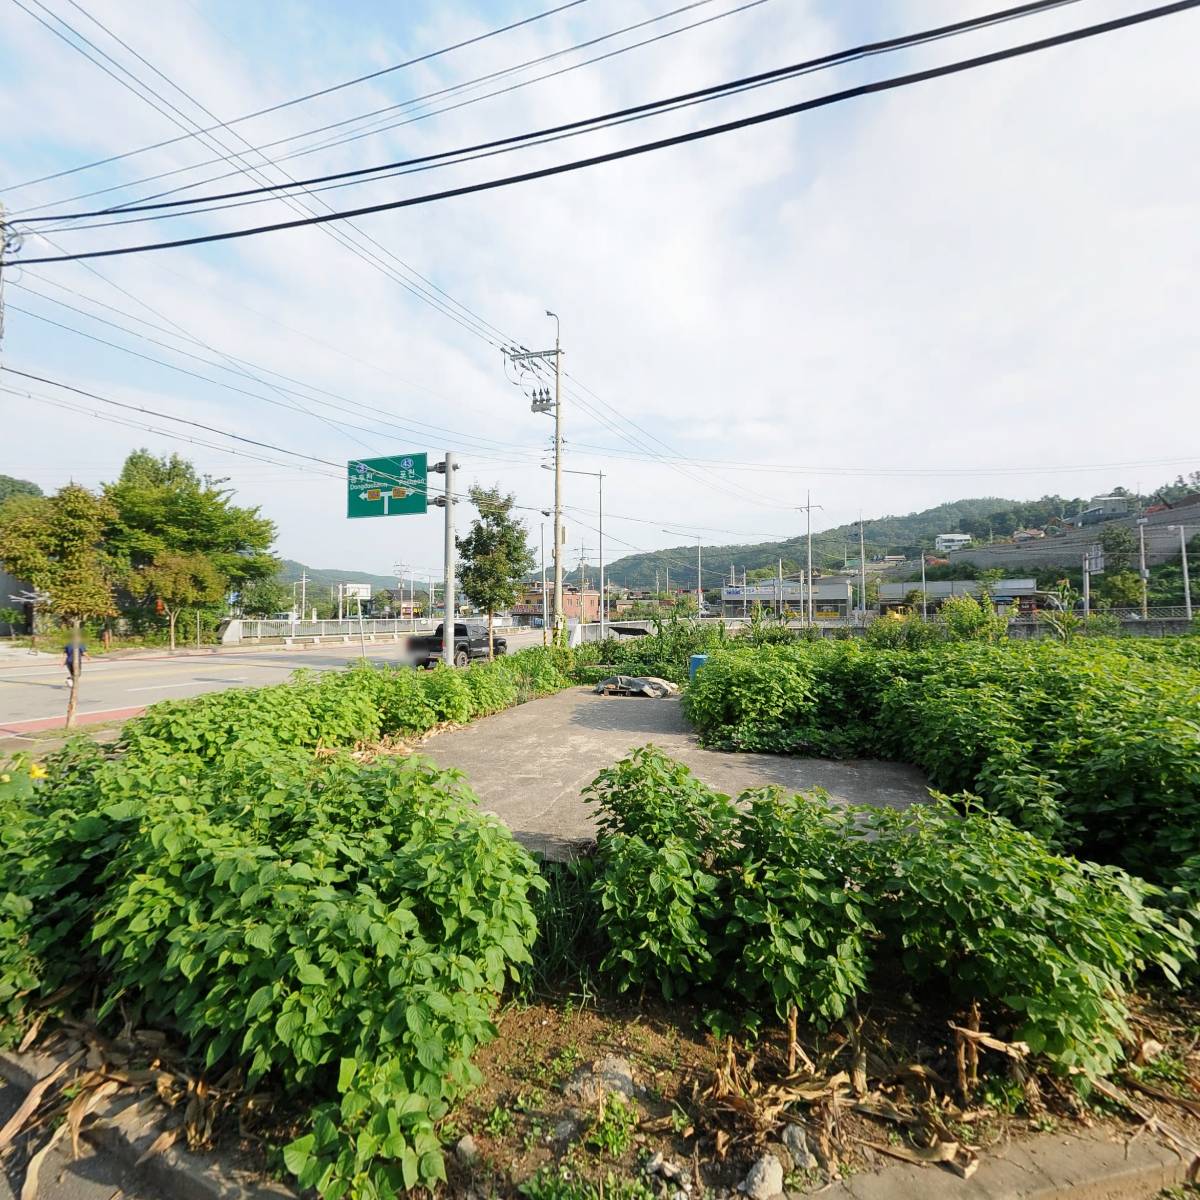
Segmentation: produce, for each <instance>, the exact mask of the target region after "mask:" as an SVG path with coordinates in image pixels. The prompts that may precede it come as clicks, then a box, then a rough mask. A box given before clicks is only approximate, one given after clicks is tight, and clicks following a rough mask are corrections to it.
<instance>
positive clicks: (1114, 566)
mask: <svg viewBox="0 0 1200 1200" xmlns="http://www.w3.org/2000/svg"><path fill="white" fill-rule="evenodd" d="M1100 546H1101V548H1102V549H1103V551H1104V569H1105V571H1112V572H1113V573H1114V574H1120V573H1121V572H1122V571H1127V570H1129V567H1130V564H1131V563H1132V562H1133V556H1134V554H1135V553H1136V551H1137V538H1135V537H1134V536H1133V531H1132V530H1131V529H1129V528H1127V527H1126V526H1124V525H1118V524H1116V523H1115V522H1109V523H1108V524H1106V525H1105V526H1104V528H1103V529H1102V530H1101V531H1100Z"/></svg>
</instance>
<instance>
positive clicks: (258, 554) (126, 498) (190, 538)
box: [104, 450, 279, 603]
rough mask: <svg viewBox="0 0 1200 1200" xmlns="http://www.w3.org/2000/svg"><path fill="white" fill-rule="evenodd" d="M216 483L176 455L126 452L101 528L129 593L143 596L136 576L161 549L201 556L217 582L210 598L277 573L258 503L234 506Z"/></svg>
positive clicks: (269, 528)
mask: <svg viewBox="0 0 1200 1200" xmlns="http://www.w3.org/2000/svg"><path fill="white" fill-rule="evenodd" d="M221 482H222V481H220V480H213V479H210V478H208V477H207V476H205V477H204V478H203V479H202V478H200V477H199V476H198V475H197V474H196V470H195V468H194V467H193V466H192V464H191V463H189V462H188V461H187V460H186V459H183V458H180V457H179V455H177V454H173V455H171V456H170V457H169V458H168V457H162V458H159V457H156V456H155V455H153V454H151V453H149V451H147V450H135V451H134V452H133V453H132V454H130V455H129V457H128V458H127V459H126V460H125V465H124V466H123V467H122V469H121V475H120V477H119V478H118V479H117V481H116V482H115V483H110V484H106V485H105V488H104V494H105V497H106V498H107V499H108V501H109V502H110V504H111V505H112V509H113V518H112V520H111V521H110V523H109V526H108V528H107V530H106V537H107V541H108V547H109V552H110V554H111V556H112V558H113V559H114V561H115V562H116V563H117V564H118V566H119V570H120V575H121V580H122V582H123V583H124V584H125V586H126V587H127V588H128V589H129V591H130V592H131V593H133V594H134V595H144V594H145V590H144V588H143V587H142V581H141V579H140V576H139V573H140V572H142V571H144V570H145V569H146V568H147V567H149V566H151V564H153V563H155V562H158V561H160V560H161V559H162V556H163V555H166V554H175V555H185V556H190V555H197V554H198V555H202V556H203V557H204V558H206V559H207V560H208V562H209V564H210V565H211V567H212V568H213V570H214V571H215V572H216V575H217V578H218V579H219V580H220V588H219V589H218V591H217V594H216V596H215V597H214V601H215V600H218V599H220V595H221V593H222V592H224V591H228V590H237V589H240V588H241V587H243V586H244V585H245V584H247V583H251V582H253V581H255V580H259V579H269V578H271V577H273V576H274V575H275V573H276V571H277V570H278V569H279V563H278V560H277V559H276V558H274V556H272V555H271V553H270V547H271V543H272V542H273V541H274V538H275V526H274V524H273V523H272V522H271V521H269V520H267V519H266V518H265V517H262V516H260V515H259V510H258V509H257V508H239V507H238V506H237V505H235V504H233V502H232V500H231V496H232V493H231V492H230V491H228V490H224V489H222V488H221V487H220V483H221ZM214 601H209V602H208V603H212V602H214ZM197 603H199V602H197Z"/></svg>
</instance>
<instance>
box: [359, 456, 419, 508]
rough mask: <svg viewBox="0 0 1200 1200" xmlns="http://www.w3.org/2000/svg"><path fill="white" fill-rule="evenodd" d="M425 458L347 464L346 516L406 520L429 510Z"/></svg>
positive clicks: (363, 459)
mask: <svg viewBox="0 0 1200 1200" xmlns="http://www.w3.org/2000/svg"><path fill="white" fill-rule="evenodd" d="M428 488H429V475H428V464H427V462H426V455H425V454H424V453H421V454H396V455H393V456H392V457H390V458H356V459H353V460H351V461H350V462H348V463H347V464H346V516H348V517H401V516H404V517H407V516H412V515H413V514H415V513H423V512H426V511H427V510H428V508H429V503H428V498H427V495H426V493H427V491H428Z"/></svg>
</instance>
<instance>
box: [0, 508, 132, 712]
mask: <svg viewBox="0 0 1200 1200" xmlns="http://www.w3.org/2000/svg"><path fill="white" fill-rule="evenodd" d="M113 517H114V513H113V510H112V506H111V505H110V504H109V503H108V501H107V500H105V499H104V498H103V497H102V496H96V495H94V494H93V493H92V492H89V491H88V490H87V489H86V488H82V487H77V486H76V485H75V484H71V485H69V486H68V487H65V488H62V489H61V490H60V491H59V492H57V493H56V494H55V495H54V496H50V497H43V496H31V495H28V494H25V495H17V496H13V497H11V498H10V499H9V500H7V501H5V502H4V504H3V505H0V563H3V564H4V568H5V570H7V571H9V572H10V573H11V574H13V575H16V576H17V577H18V578H21V579H26V580H28V581H29V583H30V584H32V585H33V587H34V588H35V589H36V590H37V591H39V592H43V593H45V595H46V597H47V599H46V601H45V607H46V608H47V609H48V610H49V611H50V612H51V613H53V614H54V616H55V617H57V618H58V619H59V620H60V621H62V622H64V623H65V624H67V625H69V626H70V629H71V644H72V646H73V647H74V653H73V655H72V660H71V695H70V698H69V699H68V700H67V719H66V726H67V728H68V729H70V728H71V727H72V726H73V725H74V724H75V709H76V705H77V703H78V700H79V682H80V674H81V672H82V669H83V664H82V663H81V662H80V654H79V647H80V645H81V643H82V637H81V631H82V627H83V622H84V621H86V620H91V619H94V618H96V617H108V616H112V615H113V613H114V612H115V611H116V610H115V609H114V607H113V565H112V562H111V561H110V559H109V557H108V555H107V554H106V553H105V550H104V547H103V536H104V530H105V528H106V526H107V525H108V523H109V522H110V521H111V520H112V519H113Z"/></svg>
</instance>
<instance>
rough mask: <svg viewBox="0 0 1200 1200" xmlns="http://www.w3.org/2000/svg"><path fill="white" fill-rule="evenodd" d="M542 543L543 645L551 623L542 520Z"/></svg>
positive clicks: (540, 528)
mask: <svg viewBox="0 0 1200 1200" xmlns="http://www.w3.org/2000/svg"><path fill="white" fill-rule="evenodd" d="M539 530H540V533H541V543H542V645H543V646H544V645H545V644H546V639H547V637H548V636H549V631H548V630H547V629H546V626H547V625H548V624H549V618H550V613H549V598H548V597H547V595H546V522H545V521H542V522H541V523H540V525H539Z"/></svg>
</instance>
